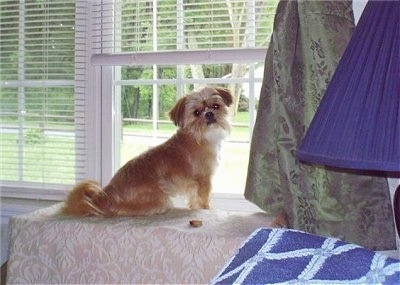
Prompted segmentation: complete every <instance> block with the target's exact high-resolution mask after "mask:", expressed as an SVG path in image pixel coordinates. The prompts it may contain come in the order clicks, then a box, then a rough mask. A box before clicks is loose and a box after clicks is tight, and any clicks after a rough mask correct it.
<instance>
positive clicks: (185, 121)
mask: <svg viewBox="0 0 400 285" xmlns="http://www.w3.org/2000/svg"><path fill="white" fill-rule="evenodd" d="M232 101H233V97H232V95H231V93H230V92H229V91H228V90H227V89H224V88H221V87H204V88H203V89H200V90H199V91H194V92H192V93H190V94H189V95H187V96H185V97H182V98H181V99H179V100H178V102H177V103H176V105H175V106H174V107H173V108H172V110H171V111H170V112H169V116H170V118H171V120H172V121H173V122H174V124H175V125H176V126H178V127H179V128H182V129H186V130H187V131H189V132H191V133H193V134H194V135H195V136H196V137H198V138H199V139H201V138H211V137H212V136H214V135H215V134H217V133H218V134H223V135H224V136H225V135H226V134H228V133H229V131H230V124H229V121H228V113H229V109H228V107H229V106H230V105H231V104H232Z"/></svg>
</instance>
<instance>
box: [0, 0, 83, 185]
mask: <svg viewBox="0 0 400 285" xmlns="http://www.w3.org/2000/svg"><path fill="white" fill-rule="evenodd" d="M75 9H76V5H75V1H72V0H62V1H61V0H60V1H58V0H24V1H15V0H12V1H7V0H2V1H1V2H0V27H1V30H0V45H1V54H0V84H1V85H0V87H1V99H0V100H1V107H0V115H1V130H2V131H1V133H0V138H1V154H0V156H1V163H0V164H1V171H0V180H2V183H5V182H10V183H11V184H12V182H18V183H19V184H18V185H21V183H22V184H24V185H37V183H39V184H41V185H46V184H49V185H50V184H52V187H54V184H64V185H65V184H72V183H74V182H75V178H76V173H77V172H79V171H78V170H77V168H76V163H77V161H78V160H79V158H78V157H77V155H76V149H77V148H80V146H78V141H77V138H76V135H75V131H76V128H77V126H76V122H75V113H76V112H75V100H76V98H75ZM82 147H83V146H82ZM26 183H27V184H26ZM35 187H36V186H35Z"/></svg>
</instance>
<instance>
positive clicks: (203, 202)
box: [188, 177, 211, 209]
mask: <svg viewBox="0 0 400 285" xmlns="http://www.w3.org/2000/svg"><path fill="white" fill-rule="evenodd" d="M210 192H211V177H202V178H199V179H198V180H197V189H195V190H194V192H193V193H192V195H190V198H189V203H188V207H189V208H190V209H209V208H210Z"/></svg>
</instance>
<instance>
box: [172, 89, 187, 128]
mask: <svg viewBox="0 0 400 285" xmlns="http://www.w3.org/2000/svg"><path fill="white" fill-rule="evenodd" d="M185 106H186V96H185V97H182V98H181V99H179V100H178V102H176V104H175V106H174V107H173V108H172V109H171V110H170V111H169V117H170V118H171V120H172V122H174V124H175V126H178V127H180V128H182V127H183V120H184V117H185Z"/></svg>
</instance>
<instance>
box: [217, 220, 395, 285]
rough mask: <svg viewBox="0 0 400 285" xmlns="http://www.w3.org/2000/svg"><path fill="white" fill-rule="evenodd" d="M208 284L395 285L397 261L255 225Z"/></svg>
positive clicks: (342, 244)
mask: <svg viewBox="0 0 400 285" xmlns="http://www.w3.org/2000/svg"><path fill="white" fill-rule="evenodd" d="M211 283H212V284H277V283H278V284H279V283H285V284H291V283H293V284H299V283H300V284H302V283H307V284H310V283H312V284H400V260H397V259H394V258H390V257H387V256H385V255H383V254H379V253H376V252H374V251H371V250H368V249H366V248H363V247H360V246H358V245H355V244H350V243H346V242H343V241H341V240H338V239H335V238H326V237H322V236H316V235H311V234H308V233H305V232H301V231H297V230H287V229H265V228H262V229H258V230H256V231H255V232H253V233H252V234H251V235H250V237H249V238H248V239H247V241H246V242H245V243H244V244H243V246H242V247H241V248H240V249H239V250H238V252H237V253H236V254H235V255H234V256H233V258H231V260H230V261H229V262H228V263H227V265H226V266H225V267H224V269H223V270H222V272H221V273H220V274H219V275H218V276H217V277H215V278H214V280H213V281H212V282H211Z"/></svg>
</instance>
